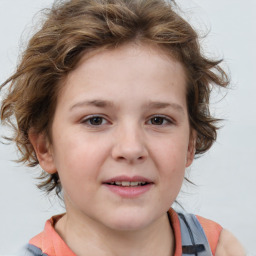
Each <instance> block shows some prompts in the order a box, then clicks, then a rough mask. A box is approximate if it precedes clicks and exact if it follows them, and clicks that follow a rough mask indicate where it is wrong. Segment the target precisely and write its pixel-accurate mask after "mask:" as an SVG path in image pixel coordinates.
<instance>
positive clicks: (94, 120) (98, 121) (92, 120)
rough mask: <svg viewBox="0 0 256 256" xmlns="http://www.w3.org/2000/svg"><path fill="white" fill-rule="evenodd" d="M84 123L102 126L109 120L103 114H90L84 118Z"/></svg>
mask: <svg viewBox="0 0 256 256" xmlns="http://www.w3.org/2000/svg"><path fill="white" fill-rule="evenodd" d="M82 123H85V124H87V125H90V126H100V125H103V124H106V123H107V120H106V119H105V118H103V117H102V116H90V117H87V118H86V119H83V120H82Z"/></svg>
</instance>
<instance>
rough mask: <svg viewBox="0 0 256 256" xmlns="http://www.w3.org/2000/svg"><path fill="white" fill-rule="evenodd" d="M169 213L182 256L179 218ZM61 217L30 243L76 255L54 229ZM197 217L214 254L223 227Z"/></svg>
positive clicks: (56, 254)
mask: <svg viewBox="0 0 256 256" xmlns="http://www.w3.org/2000/svg"><path fill="white" fill-rule="evenodd" d="M169 215H170V219H171V225H172V228H173V231H174V236H175V253H174V256H181V255H182V243H181V230H180V223H179V218H178V215H177V213H176V212H175V211H174V210H173V209H172V208H171V209H170V210H169ZM61 217H62V215H57V216H54V217H52V218H51V219H50V220H48V221H47V222H46V224H45V228H44V230H43V232H41V233H40V234H38V235H37V236H35V237H34V238H32V239H31V240H30V241H29V244H32V245H34V246H36V247H38V248H40V249H41V250H42V252H43V253H45V254H47V255H48V256H64V255H65V256H76V255H75V253H74V252H72V251H71V249H70V248H69V247H68V246H67V244H66V243H65V242H64V241H63V240H62V238H61V237H60V236H59V235H58V233H57V232H56V231H55V229H54V225H55V223H56V222H57V221H58V220H59V219H60V218H61ZM197 218H198V220H199V222H200V224H201V225H202V227H203V229H204V231H205V234H206V236H207V239H208V241H209V244H210V247H211V250H212V254H213V255H215V250H216V247H217V243H218V239H219V236H220V233H221V230H222V227H221V226H220V225H219V224H217V223H215V222H213V221H211V220H207V219H205V218H202V217H199V216H197Z"/></svg>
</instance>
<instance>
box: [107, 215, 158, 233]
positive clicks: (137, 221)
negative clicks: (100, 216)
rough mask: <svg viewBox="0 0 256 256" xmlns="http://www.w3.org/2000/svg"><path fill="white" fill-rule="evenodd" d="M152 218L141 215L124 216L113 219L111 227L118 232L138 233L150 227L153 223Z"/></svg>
mask: <svg viewBox="0 0 256 256" xmlns="http://www.w3.org/2000/svg"><path fill="white" fill-rule="evenodd" d="M151 218H152V217H151ZM151 218H149V216H146V215H143V214H141V213H135V214H122V215H118V217H112V218H111V221H110V222H109V226H110V227H111V229H113V230H118V231H138V230H142V229H144V228H146V227H147V226H148V225H150V223H151V222H152V221H153V220H152V219H151Z"/></svg>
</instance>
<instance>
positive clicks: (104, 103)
mask: <svg viewBox="0 0 256 256" xmlns="http://www.w3.org/2000/svg"><path fill="white" fill-rule="evenodd" d="M84 106H95V107H98V108H113V107H114V103H113V102H112V101H108V100H101V99H95V100H88V101H81V102H78V103H76V104H74V105H73V106H71V108H70V111H72V110H73V109H74V108H79V107H84ZM143 108H144V109H165V108H173V109H175V110H176V111H178V112H180V113H181V114H185V112H184V108H183V107H182V106H181V105H179V104H177V103H169V102H160V101H150V102H148V103H146V104H145V105H144V106H143Z"/></svg>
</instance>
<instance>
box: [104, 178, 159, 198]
mask: <svg viewBox="0 0 256 256" xmlns="http://www.w3.org/2000/svg"><path fill="white" fill-rule="evenodd" d="M103 185H104V186H106V188H108V189H109V190H110V191H111V192H113V193H114V194H116V195H118V196H120V197H123V198H137V197H139V196H142V195H143V194H145V193H147V192H148V191H150V190H151V188H152V187H153V185H154V182H153V181H152V180H150V179H148V178H145V177H141V176H134V177H128V176H118V177H113V178H111V179H109V180H106V181H104V182H103Z"/></svg>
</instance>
